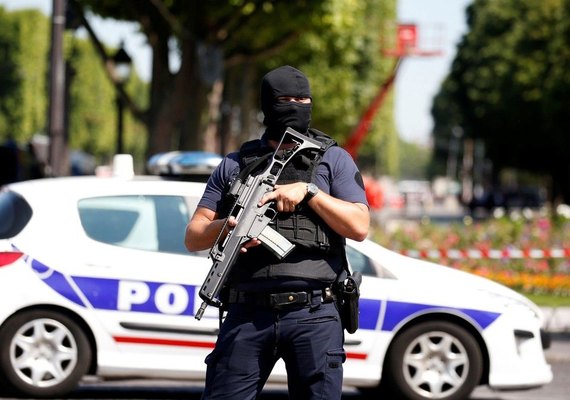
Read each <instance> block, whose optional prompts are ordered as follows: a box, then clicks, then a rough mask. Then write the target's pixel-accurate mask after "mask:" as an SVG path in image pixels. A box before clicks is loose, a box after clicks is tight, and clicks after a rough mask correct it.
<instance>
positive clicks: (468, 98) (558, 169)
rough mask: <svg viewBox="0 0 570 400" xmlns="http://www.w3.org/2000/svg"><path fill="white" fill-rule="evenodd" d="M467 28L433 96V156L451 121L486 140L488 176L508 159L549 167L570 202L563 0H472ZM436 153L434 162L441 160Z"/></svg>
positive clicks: (569, 55) (569, 94)
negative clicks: (445, 77) (489, 166)
mask: <svg viewBox="0 0 570 400" xmlns="http://www.w3.org/2000/svg"><path fill="white" fill-rule="evenodd" d="M468 16H469V18H468V21H469V27H470V31H469V33H468V34H467V35H466V36H465V37H464V38H463V40H462V42H461V43H460V44H459V47H458V53H457V56H456V59H455V60H454V62H453V65H452V71H451V74H450V75H449V77H448V78H447V80H446V81H445V83H444V85H443V86H442V90H441V92H440V93H439V95H438V96H437V98H436V100H435V102H434V109H433V115H434V118H435V121H436V127H435V136H436V144H438V146H440V147H439V151H438V150H437V149H436V156H438V157H440V160H442V159H444V158H445V157H446V155H447V154H446V152H445V147H443V146H444V145H445V143H446V142H448V140H449V137H450V135H451V127H453V126H455V125H459V126H462V127H463V128H464V131H465V134H466V136H469V137H473V138H481V139H483V140H484V142H485V147H486V152H487V156H488V158H489V159H490V160H491V161H492V162H493V166H494V171H495V174H496V175H495V176H498V174H499V173H500V171H501V170H502V169H504V168H508V167H513V168H517V169H522V170H528V171H531V172H534V173H537V174H548V175H550V177H551V181H552V196H551V197H552V198H556V197H557V196H560V199H561V200H564V201H566V202H570V165H569V163H568V161H567V160H568V157H567V154H566V149H567V148H568V147H569V146H570V136H569V135H568V131H569V129H570V123H569V120H568V118H567V115H566V112H565V111H564V110H565V109H566V108H567V107H566V106H565V105H567V104H569V103H570V90H569V89H570V70H568V68H567V65H568V64H569V63H570V50H569V49H570V22H569V21H570V3H569V2H568V1H563V0H530V1H525V2H520V1H517V0H496V1H489V0H476V1H475V2H474V3H473V5H472V6H471V7H470V8H469V13H468ZM443 165H444V164H443V162H441V161H440V166H443Z"/></svg>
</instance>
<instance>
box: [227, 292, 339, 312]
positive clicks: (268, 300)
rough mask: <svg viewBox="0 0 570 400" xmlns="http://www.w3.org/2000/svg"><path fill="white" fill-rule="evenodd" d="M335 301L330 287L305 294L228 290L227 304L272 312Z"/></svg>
mask: <svg viewBox="0 0 570 400" xmlns="http://www.w3.org/2000/svg"><path fill="white" fill-rule="evenodd" d="M333 301H336V295H334V294H333V292H332V289H331V288H330V287H327V288H324V289H322V290H321V289H318V290H312V291H306V292H281V293H256V292H242V291H238V290H235V289H230V290H229V293H228V304H251V305H255V306H258V307H261V308H266V309H272V310H285V309H288V308H295V307H305V306H309V305H310V306H311V307H313V306H315V307H316V306H318V305H319V304H321V303H332V302H333Z"/></svg>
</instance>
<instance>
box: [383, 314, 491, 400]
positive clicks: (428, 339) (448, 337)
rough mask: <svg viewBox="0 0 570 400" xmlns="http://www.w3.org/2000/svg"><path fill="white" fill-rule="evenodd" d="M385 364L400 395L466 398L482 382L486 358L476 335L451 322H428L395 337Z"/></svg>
mask: <svg viewBox="0 0 570 400" xmlns="http://www.w3.org/2000/svg"><path fill="white" fill-rule="evenodd" d="M386 361H387V362H386V364H385V368H386V371H385V375H384V376H385V378H386V380H387V381H386V382H385V383H386V384H387V386H388V387H389V388H390V391H391V392H392V393H393V394H394V397H396V398H402V399H409V400H424V399H438V400H458V399H466V398H468V397H469V394H470V393H471V392H472V391H473V389H474V388H475V386H477V384H478V383H479V381H480V378H481V374H482V371H483V357H482V355H481V349H480V348H479V345H478V343H477V341H476V340H475V338H474V337H473V336H472V335H470V334H469V333H468V332H467V331H466V330H465V329H463V328H461V327H459V326H457V325H454V324H452V323H449V322H424V323H421V324H418V325H415V326H413V327H411V328H409V329H407V330H406V331H404V332H403V333H402V334H400V335H399V336H398V337H396V339H395V340H394V343H393V345H392V347H391V348H390V350H389V353H388V355H387V359H386Z"/></svg>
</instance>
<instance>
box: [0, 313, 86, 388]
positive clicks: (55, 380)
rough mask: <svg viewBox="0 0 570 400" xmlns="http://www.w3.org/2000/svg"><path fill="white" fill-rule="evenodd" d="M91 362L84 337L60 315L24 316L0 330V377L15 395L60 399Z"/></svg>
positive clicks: (72, 324) (9, 322) (76, 327)
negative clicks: (55, 397)
mask: <svg viewBox="0 0 570 400" xmlns="http://www.w3.org/2000/svg"><path fill="white" fill-rule="evenodd" d="M90 362H91V347H90V346H89V342H88V340H87V337H86V335H85V333H83V331H82V330H81V328H79V326H78V325H77V324H76V323H75V322H74V321H73V320H71V319H70V318H68V317H66V316H65V315H62V314H60V313H57V312H53V311H43V310H35V311H28V312H23V313H21V314H17V315H15V316H13V317H11V318H10V319H9V320H7V321H6V323H5V324H4V325H3V326H2V328H1V330H0V377H1V379H2V381H3V383H4V384H5V385H6V386H8V387H9V388H10V389H11V390H12V391H13V392H15V393H16V394H19V395H25V396H30V397H52V396H59V395H63V394H65V393H67V392H69V391H71V390H73V389H74V388H75V387H76V386H77V384H78V382H79V380H80V379H81V378H82V377H83V375H84V374H85V373H86V372H87V369H88V367H89V364H90Z"/></svg>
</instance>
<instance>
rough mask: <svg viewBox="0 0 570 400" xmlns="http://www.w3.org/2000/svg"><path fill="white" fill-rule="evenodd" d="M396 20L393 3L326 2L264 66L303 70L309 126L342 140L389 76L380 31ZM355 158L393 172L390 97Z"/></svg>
mask: <svg viewBox="0 0 570 400" xmlns="http://www.w3.org/2000/svg"><path fill="white" fill-rule="evenodd" d="M394 19H395V1H370V2H362V1H353V0H329V1H327V2H325V3H324V4H323V11H322V14H321V15H314V16H313V17H312V19H311V29H310V30H306V31H305V32H304V33H303V35H302V36H301V37H300V39H299V41H298V42H296V43H295V45H294V46H291V48H288V49H287V50H286V51H284V52H283V53H281V54H279V55H277V56H275V57H272V58H271V59H270V60H268V61H267V62H266V63H265V66H264V67H265V68H264V69H270V68H274V67H277V66H279V65H282V64H292V65H295V66H297V67H298V68H300V69H301V70H303V71H304V72H305V73H306V74H307V75H308V76H309V79H310V81H311V86H312V90H313V97H314V99H315V101H314V113H313V123H312V125H313V126H314V127H316V128H318V129H321V130H323V131H324V132H327V133H328V134H330V135H331V136H333V137H334V138H335V139H337V140H338V141H339V142H340V143H341V144H342V143H344V141H345V140H346V139H347V138H348V136H349V135H350V133H351V132H352V130H353V129H354V128H355V127H356V125H357V124H358V122H359V120H360V118H361V117H362V115H363V113H364V111H365V110H366V108H367V107H368V105H369V104H370V102H371V101H372V99H373V98H374V96H375V95H376V94H377V93H378V91H379V89H380V87H381V86H382V83H383V82H384V80H385V79H387V77H388V76H389V75H390V72H391V69H392V66H393V62H394V61H393V60H392V59H387V58H384V57H383V55H382V54H381V49H380V44H381V43H380V32H382V31H383V29H384V27H385V25H386V24H387V23H389V22H392V21H393V20H394ZM359 162H361V166H362V167H363V168H364V169H373V170H376V171H375V172H376V173H378V174H380V173H384V174H396V173H397V170H398V135H397V132H396V129H395V125H394V120H393V99H392V96H389V97H388V99H387V101H386V102H385V104H384V106H383V107H382V108H381V109H380V111H379V113H378V115H377V116H376V118H375V120H374V123H373V125H372V127H371V130H370V132H369V134H368V137H367V139H366V140H365V142H364V143H363V145H362V147H361V157H360V158H359Z"/></svg>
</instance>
